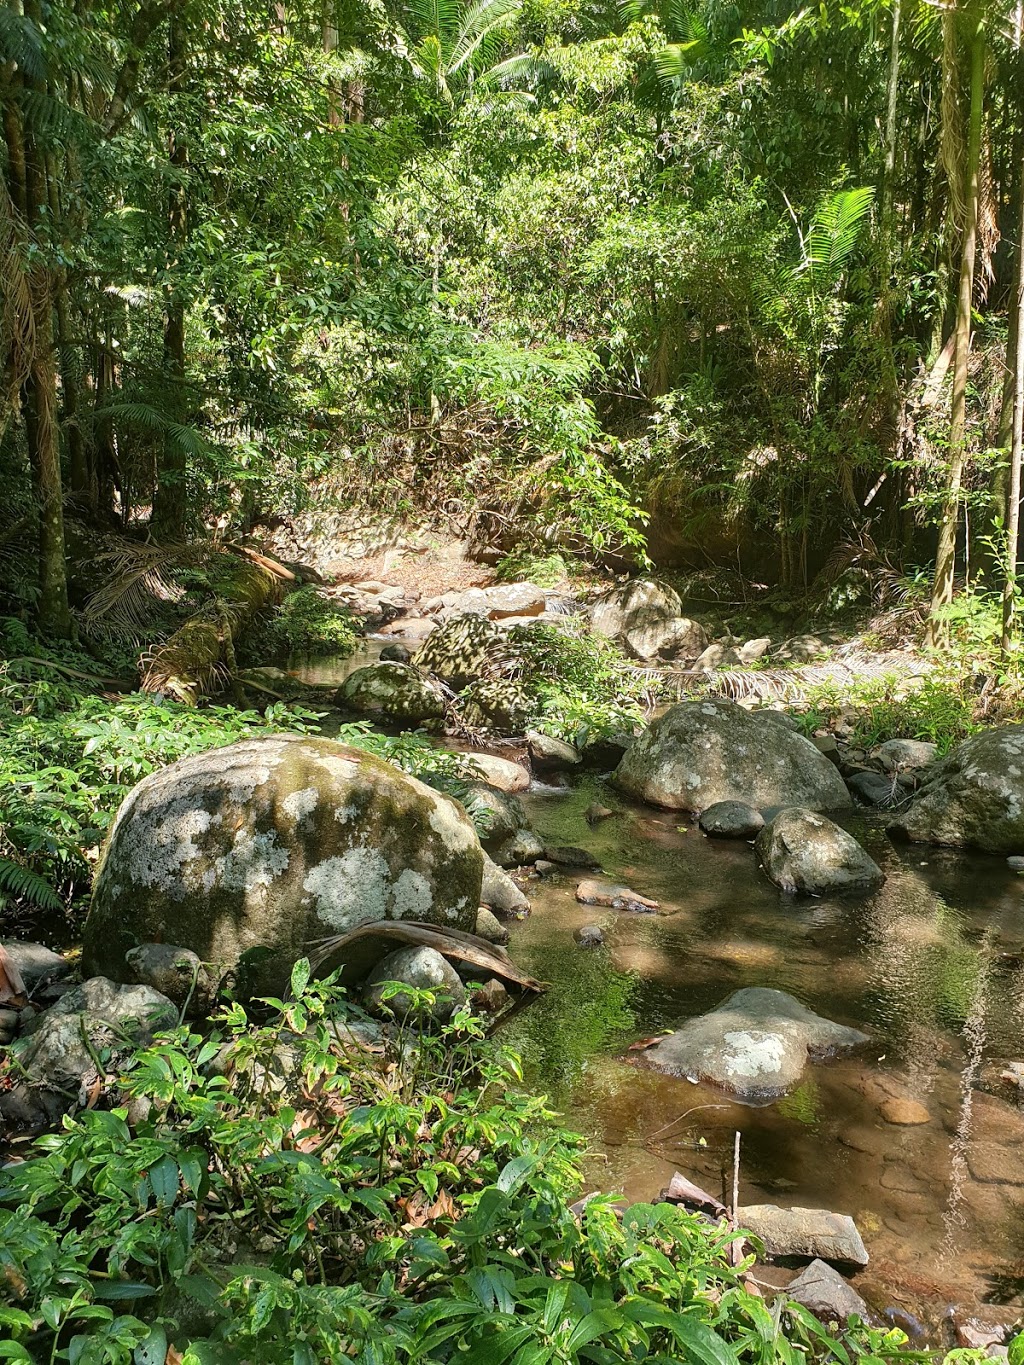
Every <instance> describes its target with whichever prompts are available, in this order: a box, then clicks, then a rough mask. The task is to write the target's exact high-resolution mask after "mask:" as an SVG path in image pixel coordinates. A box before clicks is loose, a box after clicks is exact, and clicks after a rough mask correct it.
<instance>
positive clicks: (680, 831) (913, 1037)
mask: <svg viewBox="0 0 1024 1365" xmlns="http://www.w3.org/2000/svg"><path fill="white" fill-rule="evenodd" d="M526 801H527V804H528V806H529V808H530V814H531V818H532V821H533V823H534V826H535V828H536V829H537V830H538V832H539V833H540V834H541V835H542V837H544V838H545V839H547V840H548V841H549V842H554V843H572V844H581V845H583V846H585V847H586V848H588V849H589V850H591V851H592V852H593V853H595V854H596V855H597V856H598V857H600V859H601V861H602V865H603V868H604V871H605V872H606V873H607V874H608V875H609V876H610V877H611V879H613V880H614V881H617V882H625V883H627V884H628V885H630V886H631V887H632V888H633V889H634V890H636V891H638V892H640V893H641V894H643V895H645V896H651V897H654V898H655V899H657V900H659V901H660V902H661V906H662V912H663V913H662V914H661V915H636V914H629V913H622V912H615V911H611V910H603V909H600V908H595V907H587V906H580V905H578V904H577V903H576V901H575V897H574V892H575V887H576V882H577V878H576V877H575V876H572V875H569V876H563V877H557V878H555V879H553V880H551V881H534V882H532V883H531V884H530V887H529V888H528V889H529V890H530V893H531V895H532V897H533V915H532V917H531V918H530V919H529V920H528V921H526V922H525V923H523V924H519V925H516V926H515V927H514V929H513V938H512V945H511V949H512V952H513V954H514V956H515V957H516V959H517V961H519V962H520V963H521V964H522V965H523V966H524V967H526V968H527V969H528V970H529V971H531V972H532V973H534V974H535V975H536V976H538V977H539V978H540V979H542V980H545V981H547V982H549V983H550V985H551V990H550V991H549V993H548V994H547V995H546V997H545V998H544V999H543V1000H542V1001H541V1002H540V1003H539V1004H537V1005H535V1006H533V1007H532V1008H531V1009H530V1010H528V1011H527V1012H526V1013H525V1014H524V1015H523V1016H522V1017H521V1021H520V1022H519V1023H517V1025H516V1036H515V1042H516V1044H517V1046H518V1047H519V1048H520V1050H521V1051H522V1052H523V1053H524V1056H525V1059H526V1061H527V1065H528V1069H529V1074H530V1076H531V1078H532V1080H533V1082H534V1084H536V1085H537V1086H539V1087H543V1088H545V1089H546V1090H547V1091H548V1092H549V1093H550V1094H551V1095H552V1098H553V1100H554V1101H555V1103H556V1104H557V1106H558V1107H559V1108H560V1109H561V1110H562V1112H563V1113H564V1114H565V1115H566V1117H567V1119H568V1120H569V1121H570V1122H571V1123H572V1124H573V1125H575V1126H576V1127H577V1128H579V1129H580V1130H581V1131H583V1132H585V1133H586V1134H587V1135H588V1136H589V1137H590V1138H591V1139H592V1140H593V1143H594V1146H595V1153H596V1154H595V1155H594V1157H593V1158H592V1159H591V1160H590V1162H589V1165H588V1171H587V1173H588V1177H589V1180H590V1182H591V1185H592V1187H594V1188H598V1187H599V1188H601V1189H605V1190H614V1191H621V1192H623V1193H624V1194H625V1195H626V1196H627V1197H628V1198H630V1199H649V1198H652V1197H654V1196H656V1195H657V1193H658V1191H659V1190H660V1189H661V1188H662V1187H663V1186H664V1185H666V1184H667V1183H668V1180H669V1177H670V1176H671V1174H672V1172H673V1170H677V1169H678V1170H680V1171H682V1172H683V1173H684V1174H686V1175H688V1176H689V1177H691V1178H692V1179H695V1180H696V1181H698V1183H702V1184H703V1185H704V1186H705V1187H706V1188H708V1189H710V1190H711V1191H712V1193H716V1194H719V1195H721V1194H722V1193H723V1182H724V1179H725V1175H726V1173H727V1172H729V1173H731V1167H732V1152H733V1136H734V1133H735V1131H736V1130H737V1129H738V1130H739V1131H740V1132H741V1133H742V1176H741V1189H740V1202H741V1204H743V1203H763V1202H768V1203H780V1204H783V1205H806V1206H811V1207H827V1208H831V1209H833V1210H835V1211H838V1212H844V1213H850V1214H853V1215H854V1216H855V1217H856V1219H857V1222H858V1225H859V1227H860V1229H861V1232H862V1234H863V1236H864V1239H865V1242H866V1244H867V1247H868V1250H869V1252H870V1254H871V1257H872V1263H871V1266H870V1267H869V1269H868V1270H867V1271H865V1272H863V1273H862V1275H861V1276H859V1277H858V1288H860V1290H861V1292H862V1293H866V1294H867V1296H868V1297H869V1298H871V1299H873V1300H874V1301H875V1302H876V1303H877V1304H878V1306H879V1307H885V1306H889V1305H896V1306H899V1307H902V1308H905V1309H909V1310H910V1311H913V1312H914V1313H916V1314H918V1315H919V1316H922V1317H924V1318H925V1319H929V1320H931V1321H933V1322H934V1321H935V1320H936V1318H937V1316H939V1315H941V1312H942V1310H943V1308H944V1307H945V1305H946V1304H947V1303H951V1302H957V1303H962V1302H965V1301H966V1302H968V1303H969V1302H971V1301H980V1302H999V1303H1009V1302H1014V1303H1016V1302H1018V1301H1019V1298H1018V1293H1019V1289H1020V1283H1021V1277H1022V1275H1024V1146H1022V1141H1021V1140H1022V1139H1024V1115H1022V1114H1021V1113H1020V1112H1019V1110H1018V1107H1017V1100H1016V1092H1015V1091H1013V1090H1012V1089H1011V1088H1010V1087H1007V1086H1006V1085H1005V1084H1003V1083H1001V1082H1000V1081H999V1073H1000V1071H1001V1070H1002V1066H1003V1064H1004V1063H1005V1061H1007V1060H1010V1059H1018V1058H1024V965H1022V964H1024V879H1022V878H1019V877H1018V876H1017V875H1016V874H1014V873H1012V872H1011V871H1009V870H1008V869H1007V867H1006V865H1005V863H1004V862H1003V861H1002V860H1001V859H996V858H980V857H978V858H975V857H964V856H962V855H955V854H951V853H945V852H941V851H937V850H934V849H926V848H922V847H919V846H906V847H903V848H897V847H894V846H893V845H891V844H890V843H889V841H888V839H887V838H886V836H885V835H884V833H883V832H882V830H881V828H880V827H878V826H877V825H872V824H870V823H868V822H866V821H864V822H861V821H853V822H851V825H850V827H851V828H852V829H853V831H854V832H855V833H856V834H857V835H858V836H859V837H860V838H861V839H862V841H863V842H864V843H865V845H866V846H867V848H868V849H869V851H870V852H871V853H872V854H873V856H874V857H875V858H876V859H877V860H878V861H879V862H880V863H881V865H882V866H883V867H884V869H885V871H886V875H887V880H886V883H885V885H884V886H883V888H882V889H881V890H880V891H879V892H878V893H877V894H876V895H874V896H872V897H870V898H868V899H864V900H859V901H858V900H828V899H821V900H807V899H803V900H798V899H793V898H790V897H786V896H783V895H781V894H780V893H779V892H778V891H777V890H776V889H775V888H774V887H773V886H772V885H771V884H770V883H769V882H768V881H767V879H766V878H765V877H764V876H763V874H762V873H760V872H759V870H758V868H757V865H756V862H755V858H754V854H753V850H752V848H751V847H750V846H749V845H747V844H743V843H740V844H736V843H733V842H731V841H715V840H709V839H706V838H704V836H703V835H701V834H700V832H699V831H698V830H697V829H696V828H691V827H689V822H688V821H687V819H686V817H684V816H680V815H677V814H675V813H672V812H660V811H655V810H652V809H650V808H647V807H641V806H637V805H633V804H631V803H629V802H627V801H625V800H623V799H622V798H621V797H620V796H619V795H618V794H617V793H615V792H614V791H613V790H611V789H610V788H608V787H607V786H606V785H605V784H604V783H602V782H601V781H600V780H599V779H596V778H585V779H582V780H580V781H578V782H575V783H573V784H571V785H569V786H567V787H566V788H563V789H556V788H550V787H549V788H540V789H537V788H535V789H534V790H533V791H532V792H531V793H530V794H529V795H528V796H527V797H526ZM595 801H597V802H600V803H602V804H605V805H608V806H612V807H613V808H615V809H616V810H618V811H619V812H620V813H619V814H618V815H616V816H614V817H612V818H610V819H607V820H605V821H603V822H601V823H600V824H598V825H596V826H595V827H594V828H591V827H590V825H588V823H587V822H586V820H585V818H584V811H585V810H586V809H587V807H588V806H589V805H590V804H591V803H592V802H595ZM588 923H598V924H600V925H601V927H602V929H603V930H604V934H605V945H604V946H603V947H602V948H599V949H596V950H585V949H580V948H578V947H577V946H576V945H575V943H574V940H573V932H574V930H576V929H577V928H579V927H580V926H582V925H584V924H588ZM743 986H771V987H775V988H777V989H780V990H784V991H788V992H790V993H791V994H792V995H795V996H796V997H798V998H799V999H800V1000H801V1001H803V1002H804V1003H805V1004H806V1005H808V1006H810V1007H811V1008H812V1009H814V1010H816V1011H818V1012H819V1013H821V1014H824V1015H826V1016H827V1017H829V1018H831V1019H835V1020H837V1021H839V1022H841V1023H846V1024H851V1025H854V1026H856V1027H857V1028H861V1029H863V1030H864V1031H865V1032H868V1033H869V1034H870V1035H871V1038H872V1044H871V1046H870V1047H868V1048H866V1049H864V1050H863V1052H860V1053H858V1054H857V1055H856V1056H847V1057H845V1058H841V1059H835V1060H833V1061H830V1062H825V1063H820V1064H811V1065H809V1066H808V1068H807V1070H806V1072H805V1075H804V1079H803V1082H802V1084H801V1085H800V1086H799V1088H798V1089H796V1090H795V1091H794V1092H792V1093H791V1094H789V1095H788V1096H786V1097H785V1098H783V1099H781V1100H778V1101H776V1102H774V1103H772V1104H768V1105H764V1106H760V1107H751V1106H747V1105H742V1104H738V1103H736V1102H733V1101H731V1100H729V1099H728V1098H727V1097H726V1096H724V1095H722V1094H721V1093H719V1092H717V1091H714V1090H712V1089H710V1088H708V1087H705V1086H703V1085H696V1084H692V1083H690V1082H688V1081H686V1080H685V1079H677V1078H674V1077H667V1076H663V1075H661V1074H659V1073H656V1072H654V1071H651V1070H649V1069H644V1068H643V1066H642V1052H636V1051H630V1050H629V1045H630V1044H632V1043H634V1042H636V1041H638V1040H642V1039H644V1038H646V1037H649V1036H651V1035H654V1034H657V1033H658V1032H659V1031H661V1030H666V1029H674V1028H677V1027H678V1026H679V1025H680V1024H681V1023H682V1022H683V1021H684V1020H686V1019H688V1018H690V1017H692V1016H693V1015H696V1014H701V1013H703V1012H704V1011H706V1010H708V1009H711V1008H712V1007H714V1006H715V1005H717V1004H718V1003H720V1002H721V1001H722V1000H723V999H724V998H725V997H726V996H727V995H729V994H730V993H731V992H732V991H734V990H738V989H739V988H741V987H743ZM637 1063H640V1065H638V1064H637ZM985 1092H988V1093H985ZM890 1095H895V1096H900V1097H909V1098H913V1099H916V1100H918V1101H920V1102H921V1103H922V1104H923V1105H925V1107H926V1108H927V1110H928V1112H929V1114H930V1116H931V1117H930V1121H929V1122H927V1123H925V1124H921V1125H919V1126H914V1127H901V1126H896V1125H894V1124H891V1123H887V1122H885V1121H884V1120H883V1119H882V1117H881V1114H880V1112H879V1106H880V1104H881V1102H882V1101H884V1099H885V1098H886V1097H887V1096H890ZM730 1179H731V1175H730Z"/></svg>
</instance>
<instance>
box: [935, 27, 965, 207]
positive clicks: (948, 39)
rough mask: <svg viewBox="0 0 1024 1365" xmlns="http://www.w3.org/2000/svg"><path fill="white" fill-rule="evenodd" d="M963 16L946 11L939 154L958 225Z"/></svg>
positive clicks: (961, 187) (962, 140) (962, 143)
mask: <svg viewBox="0 0 1024 1365" xmlns="http://www.w3.org/2000/svg"><path fill="white" fill-rule="evenodd" d="M959 20H960V13H959V9H958V8H957V7H956V6H952V5H951V6H949V7H947V8H945V9H943V11H942V128H941V134H940V143H939V154H940V156H941V158H942V169H943V170H944V171H945V173H946V184H947V185H948V187H949V203H950V208H951V209H952V211H953V217H954V219H955V221H956V222H958V223H962V222H963V220H964V213H965V211H966V197H965V195H964V174H963V170H964V159H965V156H966V139H965V134H964V115H963V109H964V105H963V76H962V64H961V61H960V34H959Z"/></svg>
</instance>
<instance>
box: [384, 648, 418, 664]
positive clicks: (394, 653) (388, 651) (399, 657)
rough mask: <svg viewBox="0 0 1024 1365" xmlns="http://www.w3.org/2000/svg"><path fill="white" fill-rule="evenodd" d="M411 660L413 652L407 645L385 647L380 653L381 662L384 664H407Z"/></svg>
mask: <svg viewBox="0 0 1024 1365" xmlns="http://www.w3.org/2000/svg"><path fill="white" fill-rule="evenodd" d="M411 658H412V651H411V650H409V649H407V648H406V646H405V645H399V644H393V645H385V646H384V648H383V649H382V650H381V652H380V661H381V663H383V664H407V663H408V662H409V660H410V659H411Z"/></svg>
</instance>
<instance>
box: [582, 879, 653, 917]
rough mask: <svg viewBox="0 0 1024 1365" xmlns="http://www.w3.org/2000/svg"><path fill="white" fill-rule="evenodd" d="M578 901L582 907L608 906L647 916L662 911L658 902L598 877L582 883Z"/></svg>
mask: <svg viewBox="0 0 1024 1365" xmlns="http://www.w3.org/2000/svg"><path fill="white" fill-rule="evenodd" d="M576 899H577V900H578V901H579V903H580V904H581V905H607V906H608V907H609V908H610V909H612V910H633V911H636V912H638V913H639V914H645V915H653V914H654V913H655V912H656V911H657V910H660V909H661V906H660V905H659V903H658V902H657V901H652V900H648V899H647V897H646V896H641V895H640V894H639V893H638V892H636V891H632V890H630V888H629V887H628V886H614V885H613V884H612V883H611V882H602V881H598V879H597V878H596V877H589V878H588V879H587V880H586V881H583V882H580V884H579V886H577V888H576Z"/></svg>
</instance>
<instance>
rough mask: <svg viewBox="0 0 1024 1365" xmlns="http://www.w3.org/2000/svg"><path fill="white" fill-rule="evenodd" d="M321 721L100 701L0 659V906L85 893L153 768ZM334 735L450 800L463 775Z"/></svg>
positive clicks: (59, 679)
mask: <svg viewBox="0 0 1024 1365" xmlns="http://www.w3.org/2000/svg"><path fill="white" fill-rule="evenodd" d="M320 719H321V717H320V715H319V714H318V713H316V712H314V711H310V710H307V709H303V708H302V707H300V706H295V705H286V704H285V703H283V702H278V703H275V704H274V705H272V706H268V707H267V709H266V710H265V711H264V712H259V711H255V710H239V709H238V708H236V707H234V706H229V705H220V706H214V705H206V706H202V707H190V706H183V705H180V704H178V703H176V702H173V701H168V700H163V699H161V698H159V697H157V696H153V695H150V694H148V693H133V694H131V695H125V696H112V695H110V694H107V695H103V696H100V695H96V694H94V693H90V692H85V691H83V690H82V689H81V686H80V685H79V684H78V683H77V682H76V681H74V680H73V679H69V678H65V677H63V676H62V675H60V674H57V673H53V672H43V671H42V670H40V669H39V668H37V667H36V666H35V665H33V664H31V663H29V662H26V661H25V660H24V659H22V660H21V661H20V662H19V663H12V662H9V663H7V664H2V663H0V734H2V736H3V744H2V746H0V909H3V910H5V911H6V912H7V914H8V915H11V914H13V913H15V912H17V911H19V910H25V911H27V910H28V908H29V907H36V908H37V909H40V910H43V911H45V912H47V913H49V914H53V913H56V912H57V911H58V910H59V909H61V908H64V907H70V906H72V905H73V904H74V903H75V902H76V901H78V900H80V899H81V898H82V897H83V896H84V895H86V894H87V892H88V890H89V886H90V883H91V878H92V869H93V865H94V863H95V859H96V857H97V855H98V846H99V844H100V843H101V842H102V840H103V839H104V837H105V835H106V833H107V830H108V829H109V827H110V825H111V822H112V821H113V818H114V816H115V814H116V813H117V809H118V807H119V806H120V804H121V802H122V801H123V800H124V798H125V797H126V796H127V795H128V792H129V791H130V790H131V788H132V787H133V786H135V784H136V783H137V782H139V781H140V780H141V779H142V778H144V777H147V776H148V775H149V774H150V773H152V772H155V771H156V770H157V769H158V768H162V767H164V766H165V765H167V764H169V763H174V762H176V761H177V760H178V759H180V758H185V757H187V756H188V755H189V754H194V753H199V752H200V751H202V750H204V749H212V748H218V747H220V746H221V745H225V744H231V743H233V742H234V741H236V740H239V739H243V738H245V737H247V736H251V735H261V734H273V733H280V732H282V731H288V732H292V733H298V734H306V733H319V728H320V727H319V721H320ZM336 738H337V739H338V740H339V741H341V742H342V743H346V744H352V745H354V746H355V747H357V748H360V749H365V750H367V751H368V752H370V753H373V754H376V755H377V756H379V757H381V758H385V759H388V760H389V761H390V762H393V763H395V764H396V765H397V766H398V767H400V768H402V769H403V770H404V771H406V772H409V773H412V774H413V775H414V776H417V777H419V778H421V779H422V780H423V781H426V782H429V783H430V784H431V785H433V786H435V787H437V788H438V789H439V790H441V791H444V792H446V793H448V794H449V795H453V796H456V797H460V796H461V795H462V794H463V792H464V791H465V779H466V776H467V775H471V774H468V770H467V768H466V764H465V762H464V761H462V760H460V759H459V758H457V757H456V756H454V755H451V754H446V753H442V752H440V751H439V750H437V749H435V748H434V747H433V746H432V745H431V744H430V743H429V741H428V740H426V739H425V738H424V737H422V736H419V735H415V734H406V735H399V736H396V737H392V736H384V735H378V734H375V733H373V731H372V730H371V728H370V726H369V724H368V723H367V722H356V723H353V724H350V725H343V726H341V727H340V729H339V730H338V732H337V735H336Z"/></svg>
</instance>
